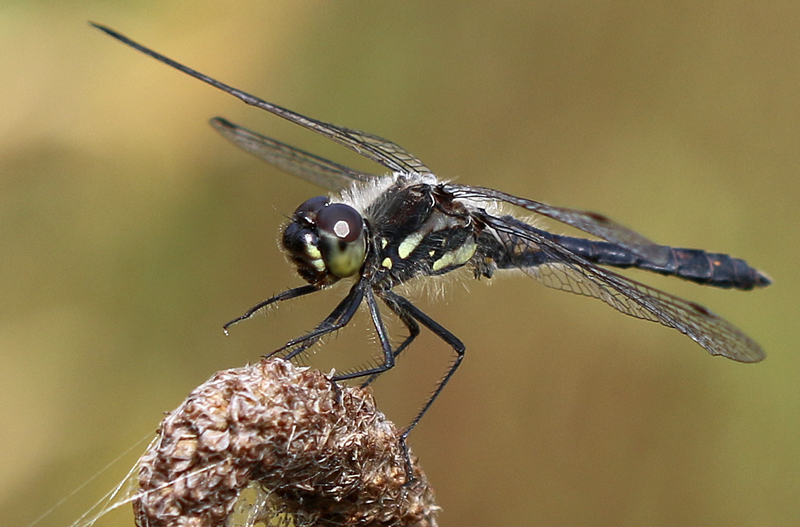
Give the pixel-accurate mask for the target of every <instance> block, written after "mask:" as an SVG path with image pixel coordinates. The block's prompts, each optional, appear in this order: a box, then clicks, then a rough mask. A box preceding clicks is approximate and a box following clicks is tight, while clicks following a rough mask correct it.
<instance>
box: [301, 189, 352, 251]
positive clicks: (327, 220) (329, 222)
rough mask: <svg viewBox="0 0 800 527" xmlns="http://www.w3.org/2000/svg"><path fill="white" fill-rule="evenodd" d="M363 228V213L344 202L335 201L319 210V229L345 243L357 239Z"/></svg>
mask: <svg viewBox="0 0 800 527" xmlns="http://www.w3.org/2000/svg"><path fill="white" fill-rule="evenodd" d="M309 201H311V200H309ZM306 203H308V201H307V202H306ZM301 206H302V205H301ZM363 228H364V224H363V222H362V220H361V214H359V213H358V211H356V209H354V208H353V207H350V206H349V205H345V204H344V203H333V204H332V205H328V206H327V207H323V208H321V209H320V210H318V211H317V229H319V231H320V232H325V233H327V234H332V235H333V236H335V237H336V238H337V239H339V240H341V241H343V242H345V243H350V242H353V241H355V240H357V239H358V238H359V237H360V236H361V231H362V230H363Z"/></svg>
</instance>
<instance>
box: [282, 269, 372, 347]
mask: <svg viewBox="0 0 800 527" xmlns="http://www.w3.org/2000/svg"><path fill="white" fill-rule="evenodd" d="M364 289H365V287H364V285H363V284H362V283H361V282H357V283H356V284H355V285H354V286H353V287H352V288H351V289H350V292H349V293H347V296H346V297H344V299H343V300H342V301H341V302H339V305H337V306H336V308H334V310H333V311H332V312H331V314H330V315H328V316H327V317H326V318H325V320H323V321H322V322H321V323H320V324H319V326H317V328H316V329H315V330H313V331H311V332H309V333H306V334H305V335H303V336H300V337H297V338H294V339H292V340H290V341H289V342H287V343H286V344H284V345H283V346H281V347H280V348H278V349H276V350H275V351H273V352H272V353H270V354H269V355H268V357H271V356H273V355H275V354H276V353H280V352H281V351H284V350H286V349H288V348H292V347H294V346H297V345H298V344H300V346H299V347H298V348H297V349H294V350H292V351H291V352H289V353H288V354H287V355H286V357H284V358H285V359H286V360H290V359H292V358H294V357H296V356H297V355H299V354H300V353H302V352H303V351H305V350H307V349H308V348H309V347H310V346H312V345H313V344H314V343H316V342H317V341H318V340H319V339H320V338H321V337H323V336H325V335H327V334H328V333H333V332H334V331H338V330H339V329H341V328H343V327H344V326H346V325H347V324H348V323H350V320H352V319H353V316H354V315H355V314H356V311H358V306H359V305H361V301H362V300H363V298H364Z"/></svg>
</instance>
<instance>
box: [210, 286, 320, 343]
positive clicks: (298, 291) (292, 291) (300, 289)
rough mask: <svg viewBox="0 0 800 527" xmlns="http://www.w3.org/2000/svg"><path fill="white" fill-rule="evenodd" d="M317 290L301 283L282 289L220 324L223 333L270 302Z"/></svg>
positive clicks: (317, 289)
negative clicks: (297, 285)
mask: <svg viewBox="0 0 800 527" xmlns="http://www.w3.org/2000/svg"><path fill="white" fill-rule="evenodd" d="M319 290H320V289H319V288H318V287H317V286H314V285H303V286H300V287H295V288H293V289H289V290H287V291H284V292H283V293H279V294H277V295H275V296H273V297H271V298H268V299H266V300H264V301H263V302H259V303H258V304H256V305H254V306H253V307H251V308H250V309H248V310H247V312H246V313H245V314H244V315H242V316H240V317H237V318H234V319H233V320H231V321H230V322H228V323H227V324H225V325H224V326H222V331H224V332H225V334H226V335H227V334H228V328H229V327H231V326H232V325H234V324H236V323H238V322H241V321H242V320H247V319H248V318H250V317H252V316H253V315H255V314H256V313H258V312H259V311H261V310H262V309H264V308H265V307H267V306H268V305H270V304H274V303H275V302H281V301H283V300H291V299H292V298H297V297H300V296H304V295H308V294H310V293H316V292H317V291H319Z"/></svg>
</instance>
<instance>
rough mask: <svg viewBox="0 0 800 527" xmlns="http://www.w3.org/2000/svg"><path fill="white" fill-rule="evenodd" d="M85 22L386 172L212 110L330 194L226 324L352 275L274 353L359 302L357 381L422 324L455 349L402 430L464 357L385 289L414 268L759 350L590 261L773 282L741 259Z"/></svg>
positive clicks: (300, 212) (702, 312)
mask: <svg viewBox="0 0 800 527" xmlns="http://www.w3.org/2000/svg"><path fill="white" fill-rule="evenodd" d="M96 27H97V28H98V29H100V30H102V31H104V32H105V33H107V34H109V35H110V36H112V37H114V38H116V39H117V40H120V41H121V42H123V43H125V44H127V45H129V46H131V47H133V48H135V49H137V50H139V51H141V52H143V53H145V54H147V55H150V56H151V57H154V58H156V59H157V60H159V61H161V62H163V63H165V64H167V65H169V66H171V67H173V68H176V69H178V70H180V71H182V72H184V73H186V74H188V75H191V76H193V77H195V78H197V79H199V80H202V81H203V82H206V83H208V84H210V85H212V86H214V87H216V88H218V89H221V90H223V91H225V92H226V93H229V94H231V95H233V96H234V97H237V98H239V99H240V100H242V101H244V102H245V103H247V104H249V105H252V106H256V107H258V108H261V109H263V110H266V111H268V112H270V113H272V114H275V115H277V116H279V117H282V118H284V119H287V120H289V121H292V122H294V123H296V124H299V125H300V126H303V127H305V128H308V129H310V130H312V131H314V132H316V133H318V134H321V135H323V136H325V137H328V138H329V139H331V140H333V141H335V142H337V143H339V144H341V145H343V146H346V147H348V148H350V149H351V150H354V151H355V152H358V153H359V154H361V155H363V156H364V157H366V158H368V159H371V160H373V161H375V162H377V163H379V164H380V165H382V166H383V167H384V168H385V169H387V170H388V171H389V172H390V174H389V175H386V176H376V175H373V174H367V173H363V172H358V171H355V170H352V169H350V168H347V167H345V166H342V165H339V164H337V163H334V162H332V161H328V160H326V159H323V158H320V157H318V156H315V155H313V154H310V153H308V152H305V151H303V150H300V149H297V148H294V147H292V146H289V145H286V144H284V143H281V142H279V141H276V140H274V139H270V138H268V137H264V136H262V135H259V134H257V133H254V132H251V131H249V130H246V129H244V128H241V127H239V126H237V125H235V124H232V123H230V122H228V121H226V120H225V119H222V118H218V117H216V118H214V119H212V120H211V125H212V126H213V127H214V128H215V129H216V130H217V131H218V132H219V133H220V134H222V135H223V136H224V137H225V138H226V139H228V140H229V141H231V142H232V143H234V144H235V145H237V146H238V147H240V148H242V149H243V150H245V151H247V152H249V153H251V154H254V155H256V156H258V157H260V158H261V159H263V160H265V161H267V162H269V163H271V164H272V165H275V166H276V167H278V168H281V169H282V170H284V171H286V172H289V173H291V174H293V175H295V176H298V177H300V178H302V179H305V180H307V181H310V182H312V183H315V184H318V185H320V186H322V187H324V188H326V189H328V190H331V191H334V192H335V194H334V195H333V196H332V197H330V198H328V197H316V198H312V199H309V200H308V201H306V202H305V203H303V204H302V205H300V207H298V208H297V210H296V211H295V213H294V215H293V216H292V220H291V222H290V223H289V225H288V226H287V227H286V229H285V231H284V234H283V247H284V249H285V250H286V251H287V252H288V253H289V255H290V258H291V260H292V261H293V263H294V264H295V265H296V267H297V270H298V273H299V274H300V276H301V277H302V278H303V279H304V280H305V281H306V282H308V283H307V285H303V286H300V287H296V288H294V289H290V290H288V291H284V292H283V293H280V294H278V295H276V296H274V297H272V298H269V299H267V300H265V301H263V302H261V303H259V304H257V305H256V306H254V307H253V308H252V309H250V310H249V311H247V312H246V313H245V314H244V315H242V316H241V317H239V318H237V319H235V320H232V321H231V322H229V323H228V324H226V325H225V326H224V327H225V328H226V329H227V328H228V327H230V326H231V325H232V324H235V323H236V322H239V321H241V320H244V319H247V318H250V317H251V316H252V315H253V314H254V313H256V312H258V311H259V310H261V309H263V308H265V307H266V306H268V305H270V304H273V303H277V302H282V301H285V300H290V299H293V298H297V297H299V296H304V295H307V294H311V293H314V292H317V291H320V290H321V289H324V288H325V287H327V286H329V285H331V284H333V283H335V282H338V281H339V280H342V279H352V281H353V285H352V286H351V288H350V290H349V292H348V293H347V295H346V296H345V298H344V299H343V300H342V301H341V302H340V303H339V305H338V306H337V307H336V308H335V309H334V310H333V312H331V314H330V315H329V316H328V317H327V318H325V320H323V321H322V322H320V323H319V325H318V326H317V327H316V329H315V330H314V331H311V332H310V333H308V334H306V335H302V336H300V337H298V338H296V339H293V340H291V341H289V342H288V343H286V344H285V345H284V346H282V347H280V348H278V350H276V351H275V352H274V353H277V352H283V353H284V354H285V357H287V358H292V357H295V356H297V355H298V354H300V353H302V352H303V351H305V350H306V349H308V347H310V346H312V345H313V344H314V343H316V342H317V341H318V340H319V339H320V338H322V337H323V336H325V335H327V334H329V333H331V332H334V331H336V330H338V329H341V328H342V327H344V326H346V325H347V324H348V322H350V320H351V319H352V317H353V315H354V314H355V312H356V311H357V310H358V307H359V306H360V305H362V304H366V305H367V307H368V309H369V313H370V317H371V319H372V322H373V325H374V327H375V331H376V334H377V336H378V340H379V341H380V344H381V352H382V356H383V360H382V363H381V364H379V365H378V366H375V367H372V368H367V369H364V370H359V371H354V372H349V373H344V374H340V375H337V376H336V377H334V379H335V380H343V379H351V378H357V377H365V378H366V379H367V380H366V382H365V384H369V383H370V382H371V381H372V380H373V379H374V378H375V376H377V375H378V374H380V373H382V372H384V371H386V370H388V369H390V368H391V367H392V366H393V365H394V360H395V358H396V357H397V356H398V355H400V353H401V352H402V351H403V350H404V349H406V347H407V346H408V345H409V344H410V343H411V342H412V341H413V340H414V339H415V338H416V336H417V335H418V334H419V332H420V325H422V326H424V327H425V328H427V329H428V330H430V331H432V332H433V333H434V334H436V335H437V336H438V337H439V338H441V339H442V340H443V341H444V342H446V343H447V344H448V345H449V346H451V347H452V348H453V350H454V352H455V354H456V360H455V361H454V363H453V365H452V367H451V368H450V370H449V371H448V372H447V374H446V375H445V377H444V378H443V380H442V381H441V383H440V384H439V385H438V387H437V388H436V390H435V391H434V393H433V395H432V397H431V398H430V400H429V401H428V402H427V403H426V404H425V406H424V407H423V408H422V409H421V411H420V413H419V414H418V415H417V417H416V418H415V419H414V421H413V422H412V423H411V425H410V426H409V427H408V428H407V429H406V431H405V433H404V434H403V436H402V440H403V441H404V440H405V437H406V435H407V434H408V432H409V431H410V430H411V429H412V428H413V427H414V426H415V425H416V423H417V422H418V421H419V419H420V418H421V417H422V415H423V414H424V413H425V412H426V411H427V409H428V408H429V407H430V405H431V403H432V402H433V401H434V400H435V399H436V397H437V396H438V395H439V393H440V392H441V390H442V388H443V387H444V385H445V384H446V383H447V381H448V380H449V379H450V378H451V376H452V375H453V373H454V372H455V371H456V369H457V368H458V366H459V365H460V364H461V360H462V358H463V354H464V349H465V347H464V345H463V343H462V342H461V341H460V340H459V339H458V338H457V337H456V336H455V335H453V334H452V333H450V332H449V331H448V330H447V329H445V328H444V327H442V326H441V325H440V324H439V323H437V322H436V321H434V320H433V319H431V318H430V317H428V316H427V315H426V314H425V313H424V312H422V311H421V310H420V309H419V308H418V307H416V306H415V305H414V304H412V303H411V302H410V301H409V300H407V299H405V298H404V297H402V296H400V295H399V294H397V293H395V292H394V291H393V290H392V289H393V288H394V287H395V286H397V285H398V284H401V283H404V282H406V281H408V280H411V279H418V278H422V279H424V278H425V277H429V276H433V275H439V274H445V273H449V272H451V271H453V270H455V269H458V268H461V267H465V266H466V267H469V268H471V269H472V271H473V274H474V276H475V277H476V278H482V277H483V278H491V277H492V276H493V275H494V274H495V273H496V272H498V271H503V270H509V269H515V270H521V271H523V272H524V273H525V274H527V275H528V276H530V277H532V278H535V279H536V280H538V281H539V282H541V283H543V284H544V285H546V286H548V287H552V288H556V289H560V290H562V291H568V292H571V293H576V294H580V295H585V296H590V297H594V298H597V299H599V300H602V301H603V302H605V303H607V304H608V305H610V306H611V307H613V308H614V309H616V310H618V311H620V312H622V313H625V314H626V315H630V316H633V317H637V318H641V319H645V320H651V321H655V322H660V323H661V324H663V325H665V326H668V327H671V328H674V329H677V330H678V331H680V332H681V333H684V334H685V335H687V336H689V337H690V338H692V339H693V340H694V341H695V342H697V343H698V344H700V345H701V346H703V347H704V348H705V349H706V350H707V351H708V352H709V353H711V354H712V355H722V356H724V357H727V358H730V359H733V360H736V361H740V362H757V361H760V360H762V359H763V358H764V352H763V350H762V349H761V347H760V346H759V345H758V344H756V343H755V342H754V341H753V340H751V339H750V338H749V337H748V336H747V335H745V334H744V333H742V332H741V331H740V330H739V329H737V328H736V327H734V326H733V325H731V324H730V323H729V322H727V321H726V320H724V319H722V318H720V317H719V316H717V315H715V314H714V313H712V312H711V311H709V310H708V309H706V308H704V307H702V306H700V305H698V304H696V303H694V302H690V301H687V300H683V299H681V298H678V297H675V296H673V295H670V294H668V293H665V292H663V291H660V290H657V289H654V288H651V287H649V286H646V285H644V284H642V283H640V282H636V281H634V280H631V279H629V278H626V277H624V276H622V275H620V274H617V273H615V272H613V271H610V270H608V269H607V268H605V267H601V266H606V267H609V266H610V267H616V268H628V267H636V268H639V269H645V270H648V271H653V272H656V273H660V274H664V275H670V276H676V277H678V278H682V279H685V280H690V281H694V282H697V283H700V284H705V285H711V286H715V287H721V288H735V289H742V290H749V289H753V288H758V287H764V286H767V285H769V284H770V283H771V281H770V279H769V277H768V276H767V275H766V274H764V273H762V272H761V271H759V270H757V269H755V268H753V267H750V266H749V265H748V264H747V263H746V262H744V261H743V260H740V259H738V258H733V257H731V256H728V255H725V254H719V253H709V252H705V251H701V250H697V249H682V248H673V247H667V246H663V245H658V244H656V243H654V242H652V241H650V240H648V239H647V238H645V237H644V236H642V235H641V234H639V233H637V232H635V231H632V230H630V229H628V228H626V227H623V226H622V225H620V224H618V223H615V222H614V221H612V220H610V219H609V218H607V217H605V216H603V215H600V214H597V213H593V212H587V211H580V210H575V209H568V208H562V207H555V206H552V205H547V204H544V203H541V202H537V201H533V200H530V199H526V198H520V197H517V196H512V195H510V194H506V193H504V192H501V191H498V190H494V189H490V188H485V187H472V186H467V185H456V184H453V183H447V182H443V181H440V180H438V179H437V178H436V177H435V176H434V175H433V173H432V172H431V170H430V169H429V168H428V167H427V166H425V164H424V163H422V162H421V161H420V160H419V159H417V158H416V157H415V156H413V155H412V154H410V153H409V152H407V151H406V150H404V149H403V148H401V147H400V146H399V145H397V144H395V143H393V142H391V141H388V140H386V139H383V138H381V137H379V136H376V135H373V134H369V133H366V132H360V131H357V130H352V129H348V128H343V127H340V126H335V125H332V124H329V123H325V122H322V121H318V120H316V119H313V118H310V117H306V116H303V115H300V114H298V113H295V112H292V111H291V110H287V109H285V108H282V107H280V106H277V105H274V104H272V103H269V102H266V101H264V100H262V99H259V98H258V97H255V96H253V95H250V94H247V93H245V92H242V91H241V90H238V89H236V88H233V87H231V86H228V85H226V84H223V83H221V82H219V81H217V80H215V79H212V78H210V77H208V76H206V75H203V74H201V73H199V72H197V71H195V70H192V69H191V68H187V67H186V66H183V65H181V64H179V63H177V62H175V61H173V60H171V59H169V58H167V57H165V56H163V55H161V54H159V53H156V52H154V51H152V50H150V49H148V48H145V47H143V46H141V45H140V44H137V43H135V42H133V41H131V40H130V39H128V38H127V37H124V36H122V35H120V34H119V33H117V32H115V31H113V30H111V29H109V28H106V27H103V26H96ZM498 205H511V206H514V207H518V208H521V209H523V210H525V211H527V212H533V213H536V214H540V215H543V216H546V217H548V218H551V219H554V220H557V221H560V222H562V223H565V224H567V225H570V226H572V227H575V228H577V229H580V230H582V231H584V232H587V233H589V234H591V235H593V236H595V237H597V238H600V240H588V239H582V238H573V237H567V236H560V235H556V234H552V233H549V232H547V231H543V230H541V229H537V228H536V227H534V226H533V225H531V224H530V223H528V222H526V221H524V220H522V219H520V218H517V217H514V216H513V215H508V214H504V215H500V214H498V213H496V212H495V211H496V210H498V209H499V207H498ZM378 301H381V302H382V303H383V304H384V305H385V306H386V307H387V308H388V310H389V311H391V312H392V313H393V314H394V315H395V316H397V317H398V318H399V319H400V321H402V322H403V324H404V325H405V326H406V327H407V328H408V336H407V337H406V338H405V339H404V340H403V341H402V342H401V343H400V344H399V345H394V344H393V343H392V342H391V341H390V339H389V337H388V335H387V331H386V328H385V327H384V323H383V316H384V315H383V313H382V312H381V309H380V308H379V305H378Z"/></svg>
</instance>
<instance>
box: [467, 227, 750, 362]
mask: <svg viewBox="0 0 800 527" xmlns="http://www.w3.org/2000/svg"><path fill="white" fill-rule="evenodd" d="M476 216H477V217H478V219H479V220H480V221H482V222H484V223H485V224H486V225H487V226H489V227H490V228H491V229H493V230H494V231H495V233H496V237H495V240H496V243H498V245H499V247H500V250H502V251H504V252H505V254H506V255H508V258H509V259H510V260H512V261H518V260H519V256H520V255H523V254H526V253H527V254H529V253H533V252H541V253H542V258H540V259H539V261H540V262H542V263H539V264H538V265H535V266H530V267H520V269H521V270H522V271H524V272H525V273H526V274H528V275H530V276H532V277H534V278H536V279H537V280H538V281H540V282H541V283H543V284H544V285H546V286H547V287H552V288H554V289H559V290H561V291H568V292H570V293H575V294H579V295H585V296H590V297H594V298H598V299H600V300H602V301H603V302H605V303H607V304H608V305H610V306H611V307H613V308H614V309H616V310H617V311H620V312H621V313H625V314H626V315H630V316H633V317H636V318H641V319H644V320H651V321H654V322H660V323H661V324H663V325H665V326H668V327H671V328H675V329H677V330H678V331H680V332H681V333H683V334H685V335H687V336H689V337H690V338H691V339H692V340H694V341H695V342H697V343H698V344H700V345H701V346H703V347H704V348H705V349H706V350H707V351H708V352H709V353H711V354H712V355H722V356H724V357H728V358H730V359H733V360H735V361H739V362H758V361H760V360H762V359H764V357H765V353H764V351H763V350H762V349H761V347H760V346H759V345H758V344H757V343H756V342H754V341H753V340H752V339H751V338H750V337H748V336H747V335H745V334H744V333H742V332H741V331H740V330H739V329H737V328H736V327H735V326H733V325H732V324H731V323H729V322H728V321H726V320H725V319H723V318H721V317H719V316H717V315H716V314H714V313H712V312H711V311H709V310H708V309H706V308H705V307H703V306H701V305H699V304H696V303H694V302H689V301H687V300H683V299H682V298H678V297H676V296H673V295H670V294H668V293H665V292H664V291H660V290H658V289H655V288H652V287H649V286H646V285H644V284H642V283H640V282H636V281H634V280H631V279H629V278H626V277H624V276H621V275H619V274H616V273H614V272H611V271H608V270H606V269H603V268H600V267H598V266H596V265H594V264H593V263H591V262H588V261H586V260H584V259H583V258H581V257H579V256H577V255H575V254H573V253H572V252H570V251H568V250H567V249H565V248H563V247H561V246H560V245H558V244H557V243H554V242H553V241H551V240H548V239H546V238H544V237H542V236H540V235H539V234H537V233H536V232H534V231H528V230H523V229H522V228H520V226H519V225H517V224H516V223H514V224H512V223H509V222H506V221H504V220H503V218H497V217H495V216H491V215H488V214H480V213H479V214H476Z"/></svg>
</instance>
